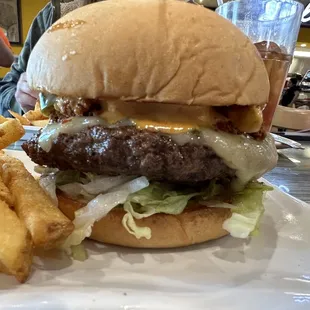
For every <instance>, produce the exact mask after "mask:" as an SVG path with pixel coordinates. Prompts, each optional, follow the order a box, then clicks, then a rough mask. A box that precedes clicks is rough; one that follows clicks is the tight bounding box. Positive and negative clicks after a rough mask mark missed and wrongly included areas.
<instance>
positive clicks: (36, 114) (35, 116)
mask: <svg viewBox="0 0 310 310" xmlns="http://www.w3.org/2000/svg"><path fill="white" fill-rule="evenodd" d="M24 117H25V118H26V119H28V120H29V121H30V122H31V121H40V120H44V119H47V117H46V116H45V115H43V114H42V112H41V110H31V111H28V112H27V113H25V114H24Z"/></svg>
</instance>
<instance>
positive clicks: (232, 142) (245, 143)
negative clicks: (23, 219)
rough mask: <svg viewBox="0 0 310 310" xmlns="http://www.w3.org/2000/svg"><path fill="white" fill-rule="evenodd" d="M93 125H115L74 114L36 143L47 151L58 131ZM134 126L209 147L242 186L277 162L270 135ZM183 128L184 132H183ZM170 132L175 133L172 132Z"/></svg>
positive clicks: (45, 131) (49, 127) (47, 129)
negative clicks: (234, 173)
mask: <svg viewBox="0 0 310 310" xmlns="http://www.w3.org/2000/svg"><path fill="white" fill-rule="evenodd" d="M95 125H104V126H108V127H114V126H115V125H111V124H108V123H107V122H106V121H105V120H103V119H102V118H101V117H75V118H72V120H71V121H69V122H65V123H63V124H51V125H47V126H46V127H45V128H44V129H43V130H42V133H41V135H40V138H39V145H40V146H41V148H42V149H43V150H44V151H46V152H49V151H50V149H51V146H52V143H53V141H54V140H55V139H57V136H58V135H59V134H60V133H67V134H74V133H77V132H80V131H81V130H83V129H86V128H88V127H91V126H95ZM124 125H128V124H127V123H126V124H124ZM137 126H140V127H141V128H149V127H148V126H154V128H155V129H156V128H157V129H158V130H160V131H166V132H168V133H169V134H168V135H169V137H170V138H171V139H172V140H173V141H174V142H175V143H177V144H178V145H184V144H187V143H193V144H200V145H206V146H208V147H210V148H211V149H213V151H214V152H215V153H216V154H217V155H218V156H219V157H220V158H222V159H223V161H224V162H225V164H226V165H227V166H228V167H230V168H232V169H234V170H236V176H237V178H238V180H239V184H236V185H241V186H242V185H243V184H246V183H248V182H249V181H250V180H252V179H257V178H259V177H261V176H262V175H263V174H264V173H266V172H267V171H269V170H271V169H272V168H273V167H274V166H275V165H276V163H277V159H278V155H277V150H276V147H275V144H274V140H273V138H272V136H271V135H270V134H268V135H267V137H266V139H264V140H263V141H257V140H254V139H253V138H251V137H248V136H244V135H233V134H229V133H225V132H219V131H215V130H213V129H207V128H206V129H203V130H200V131H199V132H198V134H192V133H190V132H188V128H189V127H186V126H189V125H184V124H179V125H178V126H179V127H170V125H168V124H160V123H158V124H155V125H154V123H153V125H150V123H148V122H140V123H139V122H137ZM165 126H167V127H165ZM173 126H175V124H174V125H173ZM184 130H186V131H187V132H186V133H184V132H183V131H184ZM171 132H178V133H177V134H171Z"/></svg>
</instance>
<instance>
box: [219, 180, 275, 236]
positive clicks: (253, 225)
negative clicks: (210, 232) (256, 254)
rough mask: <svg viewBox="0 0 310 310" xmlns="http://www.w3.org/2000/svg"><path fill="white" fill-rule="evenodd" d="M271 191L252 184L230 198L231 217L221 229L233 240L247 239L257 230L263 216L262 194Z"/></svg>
mask: <svg viewBox="0 0 310 310" xmlns="http://www.w3.org/2000/svg"><path fill="white" fill-rule="evenodd" d="M271 190H273V188H272V187H270V186H267V185H265V184H263V183H258V182H252V183H249V184H248V185H247V187H246V188H245V189H244V190H243V191H241V192H239V193H236V194H235V195H234V196H233V197H232V207H233V208H232V211H233V213H232V216H231V217H230V218H229V219H227V220H226V221H225V222H224V223H223V228H224V229H225V230H227V231H228V232H229V233H230V234H231V236H233V237H235V238H247V237H249V236H250V235H255V234H257V233H258V230H259V223H260V219H261V217H262V216H263V214H264V211H265V209H264V205H263V199H264V193H265V192H266V191H271Z"/></svg>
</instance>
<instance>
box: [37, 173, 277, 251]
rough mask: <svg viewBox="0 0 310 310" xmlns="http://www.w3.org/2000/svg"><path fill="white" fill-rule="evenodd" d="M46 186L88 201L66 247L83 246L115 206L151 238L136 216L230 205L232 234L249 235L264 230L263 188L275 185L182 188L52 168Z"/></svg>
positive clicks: (130, 225) (130, 227) (137, 232)
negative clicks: (192, 203)
mask: <svg viewBox="0 0 310 310" xmlns="http://www.w3.org/2000/svg"><path fill="white" fill-rule="evenodd" d="M41 172H42V173H43V177H42V178H41V181H40V183H41V186H42V187H43V188H44V189H45V191H46V192H48V193H49V194H50V196H51V197H52V198H53V200H57V196H56V188H59V189H60V190H62V191H63V192H65V193H66V194H67V195H68V196H70V197H73V198H78V199H81V198H82V199H84V200H85V201H86V202H88V204H87V205H86V207H84V208H82V209H80V210H78V211H77V212H76V213H75V220H74V225H75V230H74V232H73V233H72V234H71V235H70V236H69V238H68V239H67V240H66V242H65V244H64V247H65V248H66V249H70V248H71V247H72V246H76V245H79V244H80V243H81V242H82V241H83V240H84V239H85V238H87V237H89V236H90V235H91V231H92V226H93V224H94V223H95V222H96V221H98V220H100V219H101V218H103V217H104V216H106V215H107V214H108V213H109V212H110V211H111V210H112V209H113V208H115V207H117V206H123V208H124V211H125V215H124V217H123V219H122V225H123V226H124V228H125V229H126V230H127V231H128V233H130V234H132V235H134V236H135V237H136V238H138V239H140V238H146V239H150V238H151V236H152V231H151V229H150V228H149V227H141V226H139V225H137V224H136V222H135V220H140V219H143V218H147V217H149V216H152V215H154V214H157V213H165V214H173V215H177V214H181V213H182V212H183V211H184V209H185V208H186V206H187V205H188V204H189V203H190V201H196V202H198V203H199V204H202V205H206V206H208V207H211V208H212V207H214V208H219V207H220V208H230V209H231V211H232V216H231V217H230V218H229V219H227V220H226V221H225V222H224V224H223V228H224V229H225V230H227V231H228V232H229V233H230V234H231V235H232V236H233V237H237V238H247V237H248V236H250V235H255V234H257V233H258V230H259V221H260V218H261V216H262V215H263V213H264V207H263V198H264V192H266V191H269V190H272V188H271V187H269V186H266V185H265V184H263V183H259V182H251V183H249V184H248V185H247V186H246V187H245V188H244V189H243V190H239V191H237V192H234V191H233V190H232V189H229V186H226V185H222V184H219V183H218V182H217V181H212V182H210V183H209V184H208V186H207V187H204V188H198V189H197V188H195V189H193V188H190V187H184V186H183V187H180V186H176V185H171V184H165V183H157V182H152V183H150V184H149V182H148V180H147V179H146V178H145V177H140V178H135V177H128V176H116V177H109V176H98V175H95V174H91V173H79V172H75V171H54V170H53V171H51V170H47V171H46V173H47V174H46V175H44V167H42V168H41Z"/></svg>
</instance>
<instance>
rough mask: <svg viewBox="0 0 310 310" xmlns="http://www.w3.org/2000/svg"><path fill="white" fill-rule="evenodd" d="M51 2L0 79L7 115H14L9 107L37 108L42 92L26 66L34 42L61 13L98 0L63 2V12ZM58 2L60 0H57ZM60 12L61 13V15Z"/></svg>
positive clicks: (0, 106) (1, 109)
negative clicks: (29, 79)
mask: <svg viewBox="0 0 310 310" xmlns="http://www.w3.org/2000/svg"><path fill="white" fill-rule="evenodd" d="M52 2H54V1H51V2H49V3H48V4H47V5H46V6H45V7H44V8H43V9H42V10H41V11H40V12H39V14H38V15H37V16H36V18H35V19H34V20H33V22H32V25H31V27H30V29H29V32H28V35H27V38H26V41H25V44H24V47H23V49H22V51H21V53H20V55H19V57H18V61H17V62H15V63H14V64H13V65H12V67H11V71H10V72H9V73H7V74H6V76H5V77H4V78H3V80H2V81H0V114H1V115H4V116H6V117H11V115H10V114H9V113H8V110H13V111H15V112H17V113H19V114H23V113H24V112H27V111H29V110H32V109H34V106H35V103H36V101H37V99H38V93H37V92H35V91H33V90H31V89H30V88H29V86H28V82H27V73H26V68H27V64H28V59H29V56H30V53H31V51H32V50H33V48H34V46H35V45H36V43H37V42H38V40H39V39H40V37H41V36H42V35H43V33H44V32H45V31H46V30H47V29H48V28H49V27H50V26H51V25H52V24H53V23H54V22H55V21H56V20H57V18H58V17H60V16H63V15H65V14H67V13H68V12H70V11H72V10H74V9H76V8H78V7H80V6H83V5H86V4H89V3H91V2H97V1H94V0H73V1H71V2H68V3H63V4H61V5H60V10H59V12H56V11H57V8H56V9H55V7H56V6H54V5H53V4H52ZM55 3H56V1H55ZM55 13H59V15H60V16H57V14H55Z"/></svg>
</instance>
